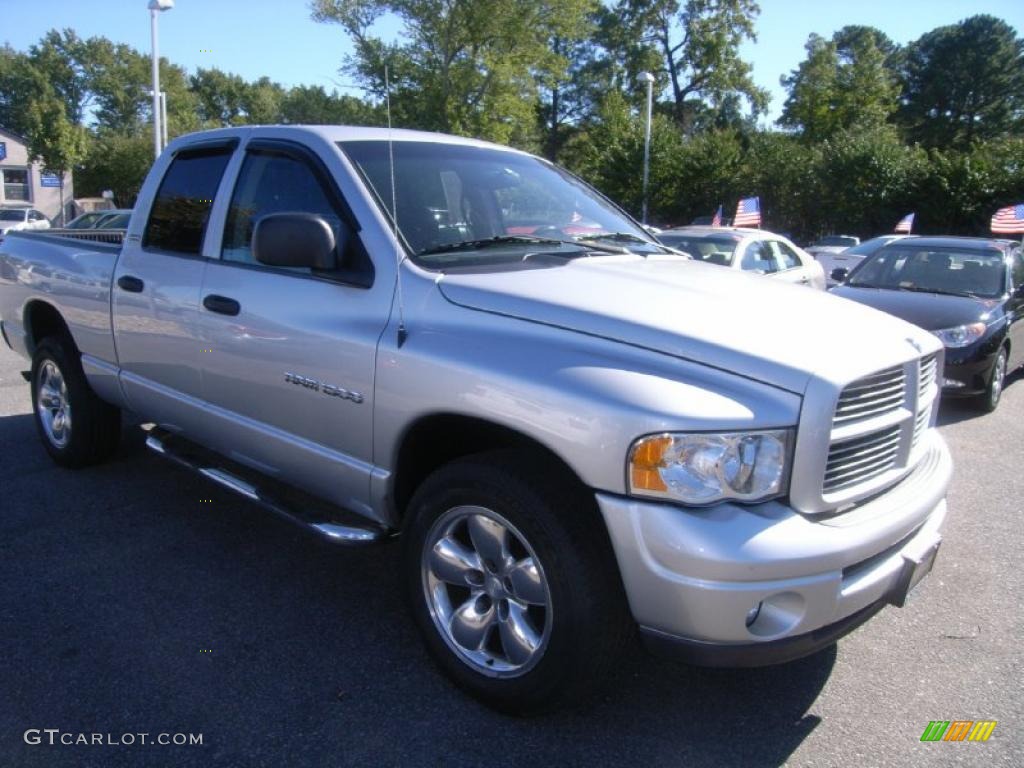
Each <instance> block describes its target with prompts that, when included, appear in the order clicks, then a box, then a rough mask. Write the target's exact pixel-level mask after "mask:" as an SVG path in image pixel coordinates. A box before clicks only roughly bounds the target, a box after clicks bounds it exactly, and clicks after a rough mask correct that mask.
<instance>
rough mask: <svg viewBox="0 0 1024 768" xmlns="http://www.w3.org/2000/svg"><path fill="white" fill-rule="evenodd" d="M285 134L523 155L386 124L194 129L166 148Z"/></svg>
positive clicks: (472, 141) (498, 146)
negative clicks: (218, 140)
mask: <svg viewBox="0 0 1024 768" xmlns="http://www.w3.org/2000/svg"><path fill="white" fill-rule="evenodd" d="M289 136H290V137H291V138H294V139H300V138H301V137H306V138H307V139H308V138H311V137H316V138H319V139H322V140H326V141H328V142H331V143H336V142H339V141H387V140H388V139H391V140H392V141H418V142H434V143H437V144H457V145H463V146H472V147H486V148H488V149H500V150H504V151H507V152H516V153H518V154H527V153H524V152H520V150H517V149H513V148H512V147H506V146H503V145H501V144H494V143H492V142H489V141H481V140H479V139H471V138H467V137H464V136H451V135H449V134H445V133H433V132H431V131H412V130H408V129H405V128H393V129H389V128H387V127H386V126H385V127H366V126H354V125H246V126H240V127H237V128H215V129H212V130H209V131H197V132H195V133H189V134H186V135H184V136H179V137H178V138H176V139H174V141H172V142H171V143H170V144H169V145H168V148H169V149H170V148H173V149H177V148H178V147H180V146H185V145H188V144H192V143H194V142H196V141H208V140H210V139H220V138H232V137H235V138H239V139H245V138H254V137H266V138H273V137H276V138H285V137H289Z"/></svg>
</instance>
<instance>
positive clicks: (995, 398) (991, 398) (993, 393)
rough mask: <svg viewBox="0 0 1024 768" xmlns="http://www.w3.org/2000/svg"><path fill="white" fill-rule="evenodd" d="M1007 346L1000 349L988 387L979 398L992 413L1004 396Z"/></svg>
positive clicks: (980, 403)
mask: <svg viewBox="0 0 1024 768" xmlns="http://www.w3.org/2000/svg"><path fill="white" fill-rule="evenodd" d="M1006 357H1007V356H1006V347H1003V348H1001V349H1000V350H999V354H997V355H996V360H995V362H994V363H993V364H992V373H991V375H990V376H989V380H988V387H987V388H986V389H985V393H984V394H983V395H982V396H981V397H980V398H979V402H978V404H979V405H980V406H981V409H982V410H983V411H985V412H986V413H992V411H994V410H995V409H996V408H997V407H998V405H999V401H1000V400H1001V399H1002V396H1003V385H1004V384H1005V383H1006Z"/></svg>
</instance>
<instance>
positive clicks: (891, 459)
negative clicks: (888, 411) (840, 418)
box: [822, 425, 900, 493]
mask: <svg viewBox="0 0 1024 768" xmlns="http://www.w3.org/2000/svg"><path fill="white" fill-rule="evenodd" d="M899 449H900V426H899V425H895V426H892V427H887V428H886V429H881V430H878V431H877V432H871V433H869V434H867V435H862V436H860V437H854V438H851V439H849V440H842V441H840V442H836V443H833V444H832V447H831V449H830V450H829V454H828V463H827V464H826V465H825V482H824V484H823V486H822V489H823V490H824V491H825V493H834V492H836V491H840V490H842V489H844V488H848V487H849V486H851V485H856V484H858V483H862V482H864V481H865V480H869V479H870V478H872V477H877V476H878V475H881V474H882V473H883V472H887V471H888V470H890V469H892V468H893V467H894V466H895V465H896V458H897V456H898V454H899Z"/></svg>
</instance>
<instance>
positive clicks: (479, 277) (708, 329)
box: [438, 255, 941, 394]
mask: <svg viewBox="0 0 1024 768" xmlns="http://www.w3.org/2000/svg"><path fill="white" fill-rule="evenodd" d="M438 286H439V288H440V291H441V293H442V295H443V296H444V297H445V298H446V299H447V300H448V301H450V302H452V303H453V304H456V305H459V306H462V307H465V308H468V309H474V310H480V311H484V312H493V313H497V314H502V315H506V316H509V317H515V318H519V319H522V320H527V321H533V322H537V323H543V324H545V325H550V326H555V327H559V328H564V329H566V330H571V331H577V332H580V333H585V334H588V335H591V336H599V337H602V338H605V339H609V340H613V341H618V342H622V343H626V344H631V345H634V346H638V347H643V348H646V349H650V350H653V351H656V352H660V353H663V354H667V355H672V356H674V357H678V358H683V359H687V360H692V361H694V362H697V363H700V364H703V365H708V366H712V367H714V368H718V369H721V370H725V371H728V372H730V373H736V374H739V375H741V376H745V377H747V378H750V379H755V380H757V381H761V382H764V383H766V384H770V385H772V386H776V387H780V388H782V389H786V390H789V391H791V392H795V393H798V394H799V393H803V391H804V390H805V389H806V387H807V383H808V382H809V381H810V379H811V377H812V375H813V376H817V377H819V378H823V379H826V380H828V381H831V382H833V383H835V384H838V385H842V384H845V383H847V382H849V381H852V380H854V379H856V378H859V377H861V376H863V375H865V374H867V373H871V372H874V371H877V370H880V369H882V368H885V367H888V366H890V365H895V364H897V363H900V362H904V361H906V360H908V359H910V358H911V357H914V356H916V355H919V354H921V352H922V351H923V352H930V351H933V350H937V349H938V348H939V347H940V346H941V345H940V344H939V342H938V339H936V338H935V337H934V336H932V335H931V334H929V333H927V332H925V331H923V330H921V329H920V328H917V327H916V326H913V325H910V324H909V323H906V322H904V321H902V320H899V319H896V318H893V317H890V316H888V315H885V314H883V313H881V312H878V311H876V310H873V309H870V308H868V307H864V306H861V305H858V304H855V303H854V302H851V301H846V300H844V299H840V298H838V297H835V296H830V295H829V294H827V293H825V292H824V291H816V290H813V289H810V288H807V287H804V286H797V285H790V284H787V283H784V282H782V281H779V280H772V279H767V278H765V277H763V276H757V275H745V274H742V273H739V272H735V271H734V270H731V269H723V268H722V267H719V266H714V265H708V264H703V263H701V262H696V261H689V260H682V259H679V258H677V257H671V256H667V257H660V256H650V257H648V258H643V257H638V256H632V255H629V256H621V257H620V256H595V257H590V258H580V259H576V260H573V261H569V262H565V263H560V264H559V265H558V266H550V267H546V268H543V267H539V268H532V269H530V268H523V269H515V270H509V271H499V272H493V271H492V272H485V273H484V272H475V273H465V272H463V273H448V274H445V275H444V276H442V277H441V278H440V279H439V280H438Z"/></svg>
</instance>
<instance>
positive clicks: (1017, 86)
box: [899, 15, 1024, 147]
mask: <svg viewBox="0 0 1024 768" xmlns="http://www.w3.org/2000/svg"><path fill="white" fill-rule="evenodd" d="M902 79H903V89H904V91H903V99H902V108H901V110H900V115H899V117H900V121H901V123H902V124H903V126H904V128H905V130H906V132H907V135H908V137H909V138H910V139H911V140H913V141H919V142H921V143H922V144H925V145H926V146H931V147H946V146H957V147H965V146H968V145H969V144H970V143H971V142H972V141H974V140H975V139H990V138H997V137H1001V136H1009V135H1011V134H1014V133H1019V132H1020V131H1021V130H1022V129H1024V39H1021V38H1020V37H1018V36H1017V33H1016V31H1015V30H1014V29H1013V27H1011V26H1010V25H1009V24H1007V23H1006V22H1005V21H1002V20H1000V19H997V18H995V17H994V16H987V15H981V16H972V17H971V18H969V19H965V20H964V21H961V22H960V23H959V24H954V25H951V26H946V27H939V28H938V29H934V30H932V31H931V32H928V33H927V34H925V35H924V36H922V37H921V38H920V39H918V40H916V41H915V42H913V43H911V44H910V45H909V46H908V48H907V51H906V56H905V59H904V62H903V72H902Z"/></svg>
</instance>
